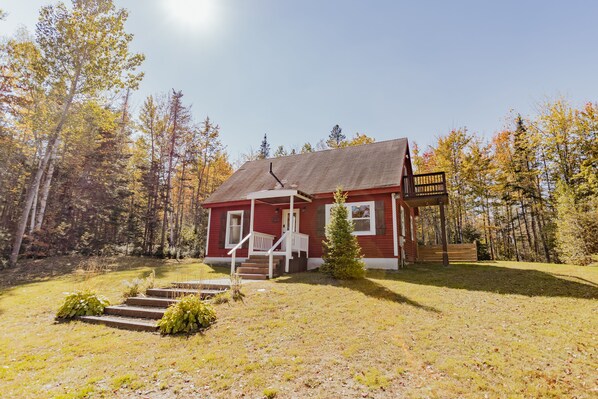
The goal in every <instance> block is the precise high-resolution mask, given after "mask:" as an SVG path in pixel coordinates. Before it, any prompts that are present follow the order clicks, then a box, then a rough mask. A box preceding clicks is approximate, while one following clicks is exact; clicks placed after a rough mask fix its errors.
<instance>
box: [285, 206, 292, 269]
mask: <svg viewBox="0 0 598 399" xmlns="http://www.w3.org/2000/svg"><path fill="white" fill-rule="evenodd" d="M294 201H295V196H294V195H291V200H290V204H289V226H288V230H287V231H288V233H287V256H285V258H286V259H285V264H284V272H285V273H288V272H289V263H290V261H291V257H292V256H293V229H294V228H295V218H294V216H295V215H294V214H293V206H294Z"/></svg>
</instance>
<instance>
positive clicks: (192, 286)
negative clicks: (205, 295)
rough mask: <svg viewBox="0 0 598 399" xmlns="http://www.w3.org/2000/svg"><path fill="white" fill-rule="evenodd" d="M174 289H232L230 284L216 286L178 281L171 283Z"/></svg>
mask: <svg viewBox="0 0 598 399" xmlns="http://www.w3.org/2000/svg"><path fill="white" fill-rule="evenodd" d="M171 285H172V286H173V287H174V288H186V289H192V290H196V289H198V288H202V289H206V290H220V291H223V290H228V289H229V288H230V284H224V283H222V284H215V283H202V282H189V281H176V282H173V283H171Z"/></svg>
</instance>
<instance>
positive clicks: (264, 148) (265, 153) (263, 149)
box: [258, 134, 270, 159]
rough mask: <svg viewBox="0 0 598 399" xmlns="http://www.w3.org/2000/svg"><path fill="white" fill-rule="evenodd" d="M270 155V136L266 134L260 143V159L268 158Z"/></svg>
mask: <svg viewBox="0 0 598 399" xmlns="http://www.w3.org/2000/svg"><path fill="white" fill-rule="evenodd" d="M269 156H270V144H269V143H268V136H267V135H265V134H264V139H263V140H262V144H260V152H259V154H258V159H266V158H268V157H269Z"/></svg>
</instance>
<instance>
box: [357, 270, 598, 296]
mask: <svg viewBox="0 0 598 399" xmlns="http://www.w3.org/2000/svg"><path fill="white" fill-rule="evenodd" d="M556 268H558V266H556V265H555V269H556ZM368 277H370V278H374V279H384V280H396V281H402V282H406V283H411V284H420V285H430V286H435V287H447V288H455V289H464V290H469V291H486V292H493V293H497V294H511V295H524V296H529V297H536V296H544V297H569V298H582V299H597V298H598V285H597V284H596V283H594V282H592V281H589V280H586V279H583V278H580V277H577V276H574V275H565V274H557V273H550V272H544V271H540V270H535V269H517V268H511V267H504V266H496V265H494V264H486V263H485V264H470V263H453V264H451V265H450V266H449V267H443V266H442V265H437V264H416V265H410V266H408V267H407V268H406V269H403V270H399V271H381V270H374V271H368Z"/></svg>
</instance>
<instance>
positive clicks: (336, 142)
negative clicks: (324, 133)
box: [326, 125, 347, 148]
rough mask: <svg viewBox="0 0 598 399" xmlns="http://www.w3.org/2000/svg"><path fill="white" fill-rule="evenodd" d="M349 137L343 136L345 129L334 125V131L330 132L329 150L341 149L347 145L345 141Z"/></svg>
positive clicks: (327, 142)
mask: <svg viewBox="0 0 598 399" xmlns="http://www.w3.org/2000/svg"><path fill="white" fill-rule="evenodd" d="M346 139H347V136H345V135H344V134H343V129H341V127H340V126H339V125H334V127H333V128H332V130H331V131H330V135H329V136H328V141H326V144H328V147H329V148H340V147H342V146H343V144H345V140H346Z"/></svg>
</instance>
